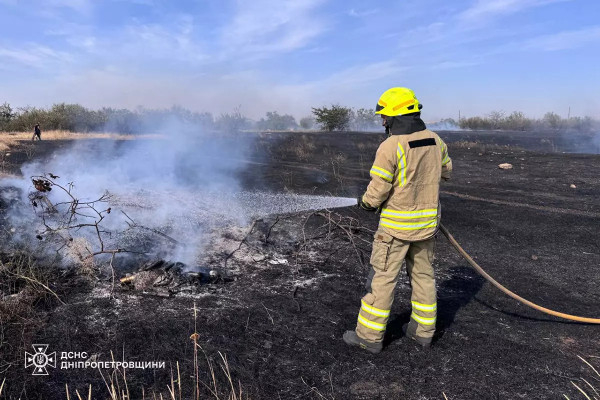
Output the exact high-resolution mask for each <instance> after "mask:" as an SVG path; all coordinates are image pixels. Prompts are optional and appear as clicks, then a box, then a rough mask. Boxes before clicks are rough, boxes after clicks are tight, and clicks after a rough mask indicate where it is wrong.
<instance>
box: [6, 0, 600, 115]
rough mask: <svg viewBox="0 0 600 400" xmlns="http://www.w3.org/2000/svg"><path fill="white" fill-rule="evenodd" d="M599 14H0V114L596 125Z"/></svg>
mask: <svg viewBox="0 0 600 400" xmlns="http://www.w3.org/2000/svg"><path fill="white" fill-rule="evenodd" d="M599 17H600V1H597V0H488V1H483V0H457V1H442V0H421V1H418V2H414V1H413V2H406V1H397V2H391V1H388V2H365V1H357V0H350V1H339V0H296V1H285V0H279V1H273V0H255V1H237V0H236V1H231V0H219V1H217V0H205V1H200V0H197V1H192V0H183V1H166V0H129V1H128V0H102V1H100V0H98V1H92V0H71V1H68V0H44V1H41V0H39V1H38V0H36V1H34V0H0V102H4V101H7V102H9V103H11V104H13V105H14V106H24V105H32V106H48V105H51V104H53V103H56V102H76V103H80V104H83V105H85V106H88V107H92V108H97V107H102V106H112V107H128V108H132V109H133V108H135V107H137V106H143V107H161V108H162V107H170V106H172V105H174V104H177V105H181V106H184V107H186V108H190V109H192V110H197V111H210V112H212V113H214V114H216V115H218V114H219V113H221V112H228V111H231V110H233V109H234V108H235V107H238V106H240V107H241V111H242V113H243V114H245V115H247V116H249V117H252V118H255V119H256V118H260V117H261V116H263V115H264V114H265V112H266V111H273V110H277V111H279V112H280V113H290V114H293V115H294V116H296V117H302V116H304V115H308V114H309V113H310V107H311V106H321V105H329V104H333V103H337V104H341V105H345V106H352V107H369V108H373V107H374V106H375V103H376V101H377V98H378V97H379V95H380V94H381V93H382V92H383V91H385V90H386V89H387V88H389V87H392V86H406V87H410V88H412V89H413V90H415V92H416V94H417V96H418V97H419V100H420V101H421V102H422V103H423V104H424V109H423V117H424V119H425V120H428V121H433V120H437V119H440V118H444V117H454V118H456V117H457V116H458V112H459V110H460V111H461V113H462V115H463V116H473V115H483V114H486V113H488V112H490V111H492V110H503V111H506V112H511V111H514V110H519V111H523V112H525V113H526V114H527V115H529V116H533V117H539V116H541V115H543V114H544V113H545V112H546V111H555V112H557V113H559V114H560V115H563V116H566V115H567V112H568V109H569V107H571V115H572V116H573V115H591V116H594V117H600V95H599V93H600V72H599V71H600V68H599V66H598V61H599V60H600V18H599Z"/></svg>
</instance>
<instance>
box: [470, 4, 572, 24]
mask: <svg viewBox="0 0 600 400" xmlns="http://www.w3.org/2000/svg"><path fill="white" fill-rule="evenodd" d="M564 1H571V0H478V1H477V2H476V3H475V4H474V5H472V6H471V7H469V8H467V9H466V10H464V11H463V12H462V13H460V14H459V15H458V19H459V20H460V21H462V22H466V23H473V22H475V23H477V22H482V21H484V20H489V19H493V18H494V17H498V16H501V15H508V14H514V13H517V12H520V11H522V10H525V9H527V8H533V7H540V6H545V5H548V4H552V3H559V2H564Z"/></svg>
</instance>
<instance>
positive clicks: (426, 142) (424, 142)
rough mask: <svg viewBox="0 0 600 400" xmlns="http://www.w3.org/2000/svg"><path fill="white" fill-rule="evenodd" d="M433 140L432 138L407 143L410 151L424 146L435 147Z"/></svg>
mask: <svg viewBox="0 0 600 400" xmlns="http://www.w3.org/2000/svg"><path fill="white" fill-rule="evenodd" d="M435 145H436V143H435V139H434V138H427V139H421V140H411V141H410V142H408V146H409V147H410V148H411V149H414V148H416V147H425V146H435Z"/></svg>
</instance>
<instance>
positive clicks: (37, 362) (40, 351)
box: [25, 344, 56, 375]
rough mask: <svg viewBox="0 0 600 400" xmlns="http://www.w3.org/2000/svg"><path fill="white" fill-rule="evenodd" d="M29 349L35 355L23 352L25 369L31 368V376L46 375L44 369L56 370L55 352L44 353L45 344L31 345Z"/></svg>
mask: <svg viewBox="0 0 600 400" xmlns="http://www.w3.org/2000/svg"><path fill="white" fill-rule="evenodd" d="M31 347H33V350H35V353H33V354H31V353H29V352H27V351H26V352H25V368H29V367H33V373H32V375H48V369H47V368H46V367H48V366H50V367H52V368H56V352H52V353H50V354H48V353H46V351H47V350H48V345H47V344H32V345H31Z"/></svg>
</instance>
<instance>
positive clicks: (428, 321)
mask: <svg viewBox="0 0 600 400" xmlns="http://www.w3.org/2000/svg"><path fill="white" fill-rule="evenodd" d="M410 317H411V318H412V319H414V320H415V321H417V322H418V323H420V324H423V325H433V324H435V317H433V318H424V317H419V316H418V315H417V314H415V313H412V314H411V315H410Z"/></svg>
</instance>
